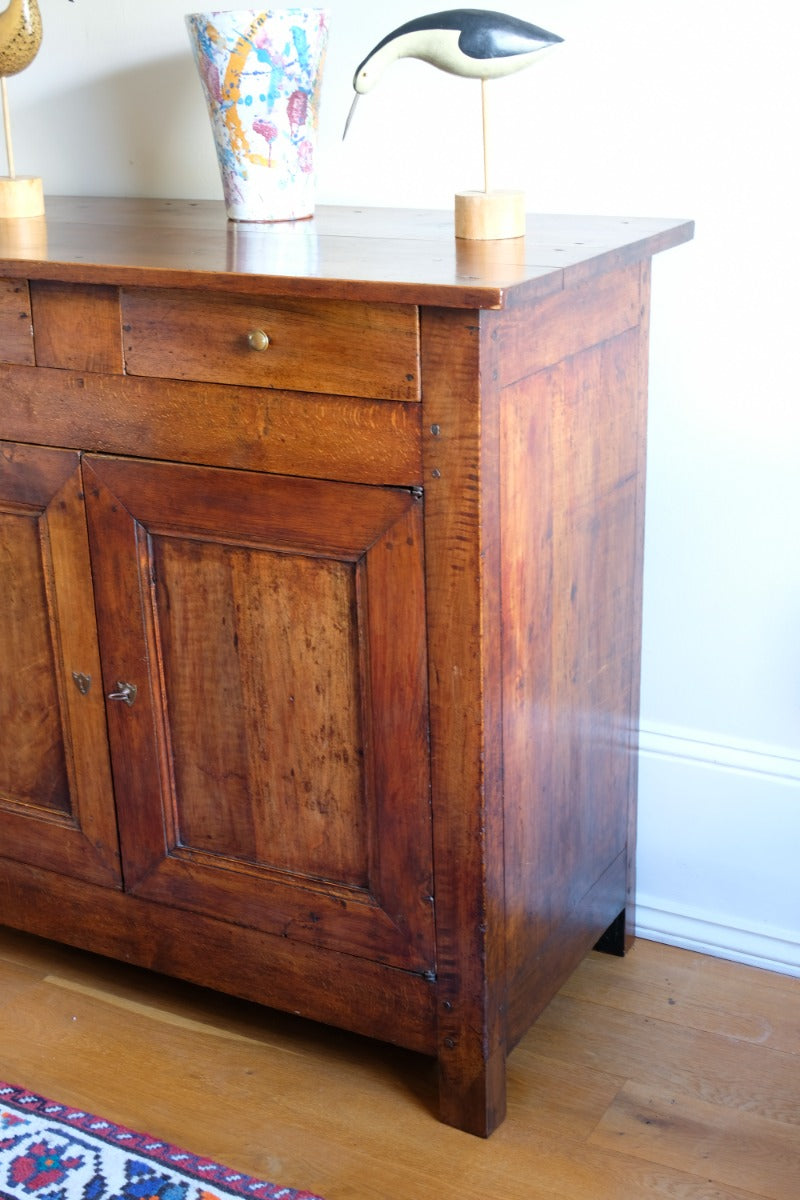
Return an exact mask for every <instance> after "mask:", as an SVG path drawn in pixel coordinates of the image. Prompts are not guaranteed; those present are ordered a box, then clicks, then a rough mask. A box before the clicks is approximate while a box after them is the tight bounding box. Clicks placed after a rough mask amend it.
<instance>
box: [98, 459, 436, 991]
mask: <svg viewBox="0 0 800 1200" xmlns="http://www.w3.org/2000/svg"><path fill="white" fill-rule="evenodd" d="M84 471H85V482H86V491H87V508H88V512H89V525H90V537H91V542H92V547H93V560H94V566H95V572H96V588H97V594H98V611H99V613H100V637H101V644H102V646H103V661H104V664H105V665H106V677H105V684H106V692H113V691H119V688H120V685H121V684H123V683H129V684H132V685H135V687H136V696H135V700H134V702H133V703H132V704H126V703H123V702H120V701H115V702H109V705H108V719H109V728H110V736H111V739H112V746H113V748H114V762H115V784H116V788H117V800H118V809H119V822H120V836H121V840H122V848H123V863H124V874H125V883H126V887H127V888H129V889H130V890H132V891H134V892H136V894H138V895H141V896H143V897H148V898H150V899H153V900H158V901H160V902H163V903H169V904H174V905H178V906H181V907H183V908H186V909H188V910H195V911H198V912H203V913H211V914H214V915H218V916H221V917H224V918H226V919H228V920H231V921H233V922H236V923H240V924H246V925H249V926H251V927H253V928H257V929H262V930H264V931H266V932H270V933H278V934H282V935H288V936H291V937H296V938H301V939H303V940H307V941H310V942H313V943H315V944H319V945H324V946H326V947H329V948H334V949H337V950H342V951H344V952H347V953H352V954H357V955H360V956H366V957H370V958H374V959H377V960H380V961H385V962H390V963H392V964H393V965H396V966H402V967H406V968H409V969H414V970H430V969H432V966H433V920H432V917H433V914H432V902H431V849H430V847H431V828H430V797H429V792H430V787H429V769H428V748H427V720H428V717H427V682H426V656H425V621H424V593H423V586H422V579H423V563H422V512H421V502H420V501H419V500H418V499H416V498H415V497H414V496H413V495H412V494H411V493H410V492H408V491H406V490H401V489H390V488H378V487H363V486H360V485H355V484H344V483H331V482H324V481H315V480H306V479H294V478H283V477H279V476H268V475H259V474H253V473H249V472H240V471H225V470H218V469H211V468H202V467H190V466H183V465H176V464H163V463H151V462H139V461H133V460H124V459H115V458H105V457H101V456H90V457H87V459H86V460H85V464H84Z"/></svg>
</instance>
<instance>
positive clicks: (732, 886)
mask: <svg viewBox="0 0 800 1200" xmlns="http://www.w3.org/2000/svg"><path fill="white" fill-rule="evenodd" d="M639 769H640V785H639V849H638V889H637V901H636V903H637V933H638V935H639V936H640V937H642V938H646V939H649V940H652V941H660V942H666V943H667V944H669V945H675V946H682V947H684V948H686V949H690V950H697V951H699V952H701V953H703V954H710V955H713V956H715V957H718V958H727V959H731V960H733V961H735V962H743V963H748V964H749V965H752V966H757V967H762V968H765V969H767V970H771V971H779V972H782V973H784V974H789V975H797V976H800V758H798V757H797V755H796V754H795V753H794V752H793V751H792V750H788V749H786V748H783V747H774V746H763V745H757V744H753V743H748V742H743V741H740V740H736V739H731V740H727V741H723V740H722V739H720V738H716V737H714V736H712V735H704V734H702V733H697V732H695V731H690V730H684V729H679V728H675V727H671V726H655V725H650V726H643V727H642V729H641V731H640V763H639Z"/></svg>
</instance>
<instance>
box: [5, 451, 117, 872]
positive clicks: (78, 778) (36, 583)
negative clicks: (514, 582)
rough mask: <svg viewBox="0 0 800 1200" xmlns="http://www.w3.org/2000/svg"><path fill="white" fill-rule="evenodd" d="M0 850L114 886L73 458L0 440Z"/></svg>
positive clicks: (108, 791) (102, 730)
mask: <svg viewBox="0 0 800 1200" xmlns="http://www.w3.org/2000/svg"><path fill="white" fill-rule="evenodd" d="M0 854H2V855H3V856H4V857H6V858H13V859H17V860H19V861H22V862H27V863H31V864H32V865H34V866H37V867H44V868H49V869H51V870H54V871H58V872H59V873H61V874H66V875H75V876H78V877H80V878H82V879H86V880H90V881H92V882H93V883H101V884H106V885H111V886H119V881H120V877H119V862H118V860H119V852H118V845H117V831H116V822H115V818H114V799H113V793H112V788H111V772H110V768H109V761H108V742H107V735H106V724H105V708H104V702H103V692H102V686H101V682H100V665H99V660H98V652H97V632H96V627H95V620H94V600H93V596H92V584H91V574H90V569H89V546H88V541H87V533H86V517H85V512H84V507H83V499H82V491H81V478H80V459H79V456H78V455H77V454H76V453H74V452H73V451H68V450H48V449H44V448H42V447H36V446H18V445H13V444H11V443H9V442H0Z"/></svg>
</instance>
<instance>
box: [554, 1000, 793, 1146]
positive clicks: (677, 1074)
mask: <svg viewBox="0 0 800 1200" xmlns="http://www.w3.org/2000/svg"><path fill="white" fill-rule="evenodd" d="M576 1035H578V1036H576ZM536 1044H537V1046H538V1047H539V1049H540V1052H541V1053H544V1054H547V1055H548V1056H551V1057H555V1058H563V1057H565V1056H569V1058H570V1059H571V1060H575V1059H577V1060H578V1062H579V1063H582V1064H583V1065H584V1066H585V1067H586V1068H591V1069H599V1070H606V1071H612V1070H614V1069H615V1068H616V1069H617V1070H618V1069H619V1064H621V1063H625V1064H626V1073H627V1076H628V1077H629V1078H631V1079H633V1080H635V1081H637V1082H639V1083H645V1084H649V1085H651V1086H655V1087H664V1088H672V1089H674V1090H678V1091H682V1092H686V1093H687V1094H688V1095H690V1096H694V1097H696V1098H697V1099H698V1100H705V1101H707V1102H709V1103H712V1104H720V1105H724V1106H725V1107H727V1108H738V1109H741V1110H742V1111H743V1112H754V1113H759V1114H760V1115H761V1116H763V1117H768V1118H771V1119H773V1120H777V1121H785V1122H788V1123H790V1124H793V1125H795V1126H796V1127H797V1136H798V1141H799V1142H800V1071H799V1070H798V1063H797V1057H796V1056H795V1055H793V1054H786V1053H785V1052H783V1051H781V1050H771V1049H769V1048H767V1047H763V1046H758V1045H753V1044H752V1043H751V1042H749V1041H740V1040H738V1039H736V1038H732V1037H728V1036H718V1035H714V1034H709V1033H705V1032H703V1031H698V1030H695V1029H691V1028H689V1029H684V1028H682V1027H680V1026H676V1025H674V1024H672V1023H671V1022H664V1021H658V1020H654V1019H653V1018H651V1017H643V1016H640V1015H639V1014H638V1013H627V1012H623V1011H620V1010H617V1009H611V1008H605V1009H602V1008H598V1006H596V1005H591V1004H589V1003H587V1002H584V1001H576V1000H573V999H571V998H570V997H568V996H564V995H558V996H556V997H555V999H554V1000H553V1002H552V1003H551V1004H550V1006H549V1007H548V1008H547V1009H546V1010H545V1012H544V1013H543V1014H542V1016H541V1018H540V1019H539V1021H538V1022H537V1036H536Z"/></svg>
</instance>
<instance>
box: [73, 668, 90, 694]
mask: <svg viewBox="0 0 800 1200" xmlns="http://www.w3.org/2000/svg"><path fill="white" fill-rule="evenodd" d="M72 678H73V679H74V680H75V686H76V688H77V689H78V691H79V692H80V694H81V695H82V696H86V695H88V693H89V688H90V687H91V686H92V677H91V675H84V674H83V672H82V671H73V672H72Z"/></svg>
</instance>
